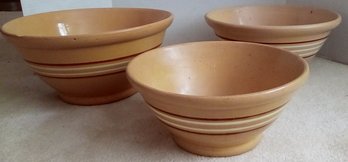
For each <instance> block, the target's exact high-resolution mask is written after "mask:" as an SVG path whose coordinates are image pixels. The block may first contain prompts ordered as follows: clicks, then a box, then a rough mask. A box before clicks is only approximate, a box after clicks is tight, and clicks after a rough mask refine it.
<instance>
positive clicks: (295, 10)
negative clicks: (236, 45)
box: [205, 5, 341, 58]
mask: <svg viewBox="0 0 348 162" xmlns="http://www.w3.org/2000/svg"><path fill="white" fill-rule="evenodd" d="M274 15H277V16H274ZM205 18H206V21H207V23H208V24H209V25H210V26H211V27H212V28H213V29H214V31H215V33H216V35H217V36H218V37H220V38H222V39H224V40H237V41H246V42H255V43H264V44H268V45H273V46H276V47H280V48H283V49H286V50H289V51H291V52H293V53H294V54H296V55H299V56H301V57H303V58H307V57H311V56H314V55H315V54H316V53H317V52H318V51H319V50H320V48H321V47H322V45H323V44H324V42H325V41H326V39H327V38H328V36H329V34H330V32H331V30H332V29H334V28H336V27H337V26H338V25H339V24H340V22H341V16H340V15H339V14H338V13H336V12H332V11H329V10H325V9H319V8H314V7H304V6H291V5H264V6H262V5H260V6H242V7H230V8H223V9H217V10H213V11H211V12H209V13H207V14H206V16H205Z"/></svg>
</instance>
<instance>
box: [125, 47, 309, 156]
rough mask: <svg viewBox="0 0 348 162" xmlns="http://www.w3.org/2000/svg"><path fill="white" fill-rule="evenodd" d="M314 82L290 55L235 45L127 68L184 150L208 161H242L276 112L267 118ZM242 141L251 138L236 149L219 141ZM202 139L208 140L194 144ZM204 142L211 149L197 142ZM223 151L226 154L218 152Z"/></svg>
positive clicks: (171, 50) (159, 54)
mask: <svg viewBox="0 0 348 162" xmlns="http://www.w3.org/2000/svg"><path fill="white" fill-rule="evenodd" d="M308 75H309V70H308V65H307V63H306V62H305V61H304V60H303V59H302V58H301V57H299V56H296V55H293V54H291V53H290V52H288V51H285V50H281V49H278V48H274V47H271V46H266V45H261V44H255V43H246V42H233V41H213V42H196V43H187V44H181V45H175V46H170V47H165V48H159V49H154V50H151V51H149V52H146V53H144V54H141V55H139V56H137V57H136V58H135V59H133V60H132V61H131V62H130V63H129V65H128V67H127V76H128V79H129V80H130V83H131V84H132V85H133V87H134V88H135V89H136V90H138V91H139V92H140V94H141V95H142V96H143V98H144V100H145V101H146V102H147V103H148V104H149V105H151V107H152V109H153V111H154V112H155V114H156V115H157V116H158V117H159V119H160V120H162V121H163V122H164V123H165V124H166V126H167V127H168V128H170V131H171V132H172V134H173V136H174V139H175V140H176V141H177V143H178V145H180V146H181V147H183V148H184V149H186V150H189V151H190V152H194V153H197V154H201V155H208V156H227V155H236V154H239V153H242V152H246V151H248V150H250V149H252V148H253V147H254V146H255V145H256V143H257V142H256V141H258V140H257V139H256V138H259V137H260V135H261V132H262V130H263V129H261V128H264V127H267V125H269V124H270V123H271V122H272V121H274V120H275V118H276V117H277V114H278V113H275V114H273V115H271V116H267V115H266V116H263V115H264V114H269V113H272V112H276V111H277V110H280V109H281V107H282V106H284V105H285V104H286V103H287V102H288V101H289V100H290V98H291V96H292V94H293V93H294V92H295V91H296V90H297V89H298V88H299V87H301V86H302V85H303V84H304V82H305V81H306V79H307V77H308ZM260 116H263V117H264V118H266V119H262V118H260ZM248 119H254V120H249V121H248ZM212 120H218V121H220V122H223V121H225V122H223V123H224V124H225V125H224V124H220V125H219V124H218V126H217V125H216V123H219V122H218V121H217V122H216V123H215V122H211V121H212ZM255 120H256V121H255ZM226 121H227V122H226ZM241 121H243V122H244V123H243V122H241ZM252 121H253V122H252ZM214 123H215V126H214ZM262 123H263V124H262ZM258 124H259V125H258ZM255 125H258V126H255ZM255 132H257V133H255ZM190 133H193V134H190ZM249 133H250V134H253V135H252V136H249V135H248V134H249ZM235 134H238V135H235ZM243 134H245V135H246V136H247V137H245V140H241V141H243V142H237V143H238V145H237V143H235V144H232V143H233V142H232V143H230V144H226V143H225V144H222V143H219V142H218V141H219V140H217V141H216V143H215V142H214V140H213V139H214V138H215V137H216V138H217V137H219V138H220V137H221V140H222V139H224V140H231V141H233V140H232V139H228V138H227V137H231V138H232V137H233V138H234V137H235V136H244V135H243ZM196 135H197V136H200V135H202V136H204V137H202V138H201V137H197V139H196V142H194V141H190V140H192V139H193V137H194V136H196ZM225 135H226V138H225V137H224V136H225ZM205 136H206V137H205ZM186 137H187V138H186ZM191 137H192V138H191ZM210 138H211V139H210ZM178 139H179V140H178ZM203 139H206V140H207V139H209V142H208V143H211V144H207V143H206V142H204V141H201V142H199V141H200V140H203ZM246 139H248V140H246ZM178 141H181V142H178ZM183 141H185V142H183ZM197 141H198V142H197ZM236 141H238V140H236ZM251 141H253V142H251ZM220 142H221V141H220ZM213 143H215V144H213ZM247 143H249V144H247ZM242 145H244V146H242ZM191 146H192V147H191ZM247 146H248V147H247ZM217 147H219V148H221V149H222V150H225V151H217V152H214V151H213V150H216V149H215V148H217ZM202 150H209V151H207V152H209V153H207V152H202ZM229 150H230V151H229ZM221 152H224V153H221Z"/></svg>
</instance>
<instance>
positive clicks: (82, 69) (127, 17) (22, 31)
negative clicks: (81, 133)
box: [1, 8, 173, 105]
mask: <svg viewBox="0 0 348 162" xmlns="http://www.w3.org/2000/svg"><path fill="white" fill-rule="evenodd" d="M172 21H173V16H172V14H171V13H170V12H167V11H163V10H156V9H145V8H94V9H75V10H66V11H56V12H48V13H42V14H37V15H31V16H24V17H21V18H17V19H14V20H12V21H10V22H8V23H6V24H5V25H3V26H2V28H1V32H2V34H3V35H4V36H5V38H6V39H7V40H8V41H9V42H10V43H12V44H13V45H14V46H15V47H16V48H17V49H18V51H19V52H20V53H21V54H22V55H23V58H24V60H25V61H26V62H27V64H28V65H29V67H30V68H31V69H32V70H33V71H34V72H35V73H37V74H38V75H39V76H40V78H41V79H42V80H43V81H45V82H46V83H47V84H48V85H50V86H51V87H53V88H54V89H56V90H57V92H58V94H59V96H60V97H61V98H62V99H63V100H64V101H66V102H68V103H72V104H78V105H95V104H103V103H109V102H113V101H117V100H119V99H122V98H125V97H128V96H130V95H132V94H134V93H135V90H134V89H133V88H132V87H131V85H130V84H129V82H128V81H127V78H126V74H125V69H126V66H127V64H128V62H129V61H130V60H131V59H133V57H135V56H136V55H138V54H141V53H143V52H145V51H148V50H151V49H154V48H157V47H159V46H160V45H161V44H162V41H163V38H164V35H165V30H166V29H167V28H168V27H169V26H170V24H171V23H172Z"/></svg>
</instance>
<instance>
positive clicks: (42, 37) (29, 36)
mask: <svg viewBox="0 0 348 162" xmlns="http://www.w3.org/2000/svg"><path fill="white" fill-rule="evenodd" d="M93 10H103V11H107V10H147V11H155V12H161V13H167V14H168V16H167V17H166V18H164V19H161V20H159V21H155V22H152V23H147V24H143V25H140V26H135V27H131V28H125V29H120V30H110V31H105V32H96V33H94V32H91V33H88V34H70V35H66V36H61V35H56V36H54V35H49V36H35V35H18V34H16V33H11V32H8V31H6V30H5V29H4V28H5V26H6V25H8V24H10V23H11V22H13V21H18V20H20V19H25V18H26V17H36V16H40V15H46V14H57V13H65V12H79V11H93ZM173 19H174V16H173V14H172V13H171V12H169V11H166V10H161V9H154V8H135V7H134V8H127V7H110V8H107V7H105V8H78V9H66V10H59V11H50V12H43V13H37V14H33V15H28V16H22V17H18V18H15V19H12V20H10V21H8V22H6V23H5V24H3V25H2V26H1V28H0V32H1V33H2V34H3V35H6V36H11V37H16V38H27V39H76V38H79V39H80V38H81V39H84V38H90V37H100V36H106V35H116V34H120V33H126V32H132V31H134V30H138V29H141V28H146V27H148V26H151V25H154V24H158V23H161V22H163V21H167V20H169V21H170V22H172V21H173Z"/></svg>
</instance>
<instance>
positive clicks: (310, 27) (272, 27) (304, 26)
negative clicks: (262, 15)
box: [204, 4, 342, 30]
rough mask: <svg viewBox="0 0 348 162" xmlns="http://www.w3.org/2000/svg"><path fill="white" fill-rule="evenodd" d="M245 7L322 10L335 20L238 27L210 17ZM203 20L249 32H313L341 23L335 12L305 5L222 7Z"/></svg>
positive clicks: (238, 25) (210, 12)
mask: <svg viewBox="0 0 348 162" xmlns="http://www.w3.org/2000/svg"><path fill="white" fill-rule="evenodd" d="M247 7H278V8H279V7H282V8H287V7H295V8H307V9H317V10H323V11H326V12H329V13H332V14H335V15H336V18H335V19H334V20H331V21H324V22H320V23H312V24H302V25H282V26H279V25H240V24H236V23H229V22H224V21H219V20H216V19H214V18H212V17H211V16H210V15H211V14H212V13H215V12H219V11H221V10H232V9H238V8H247ZM204 17H205V19H206V21H207V22H208V21H210V22H213V23H216V24H220V25H224V26H231V27H236V28H244V29H249V30H289V29H291V30H313V28H320V27H321V26H327V25H331V24H334V25H333V26H334V27H333V28H335V27H337V26H338V25H339V24H340V23H341V22H342V16H341V15H340V14H339V13H338V12H336V11H331V10H328V9H324V8H319V7H313V6H306V5H293V4H283V5H282V4H273V5H271V4H263V5H241V6H230V7H223V8H217V9H214V10H211V11H209V12H207V13H206V14H205V16H204Z"/></svg>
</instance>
